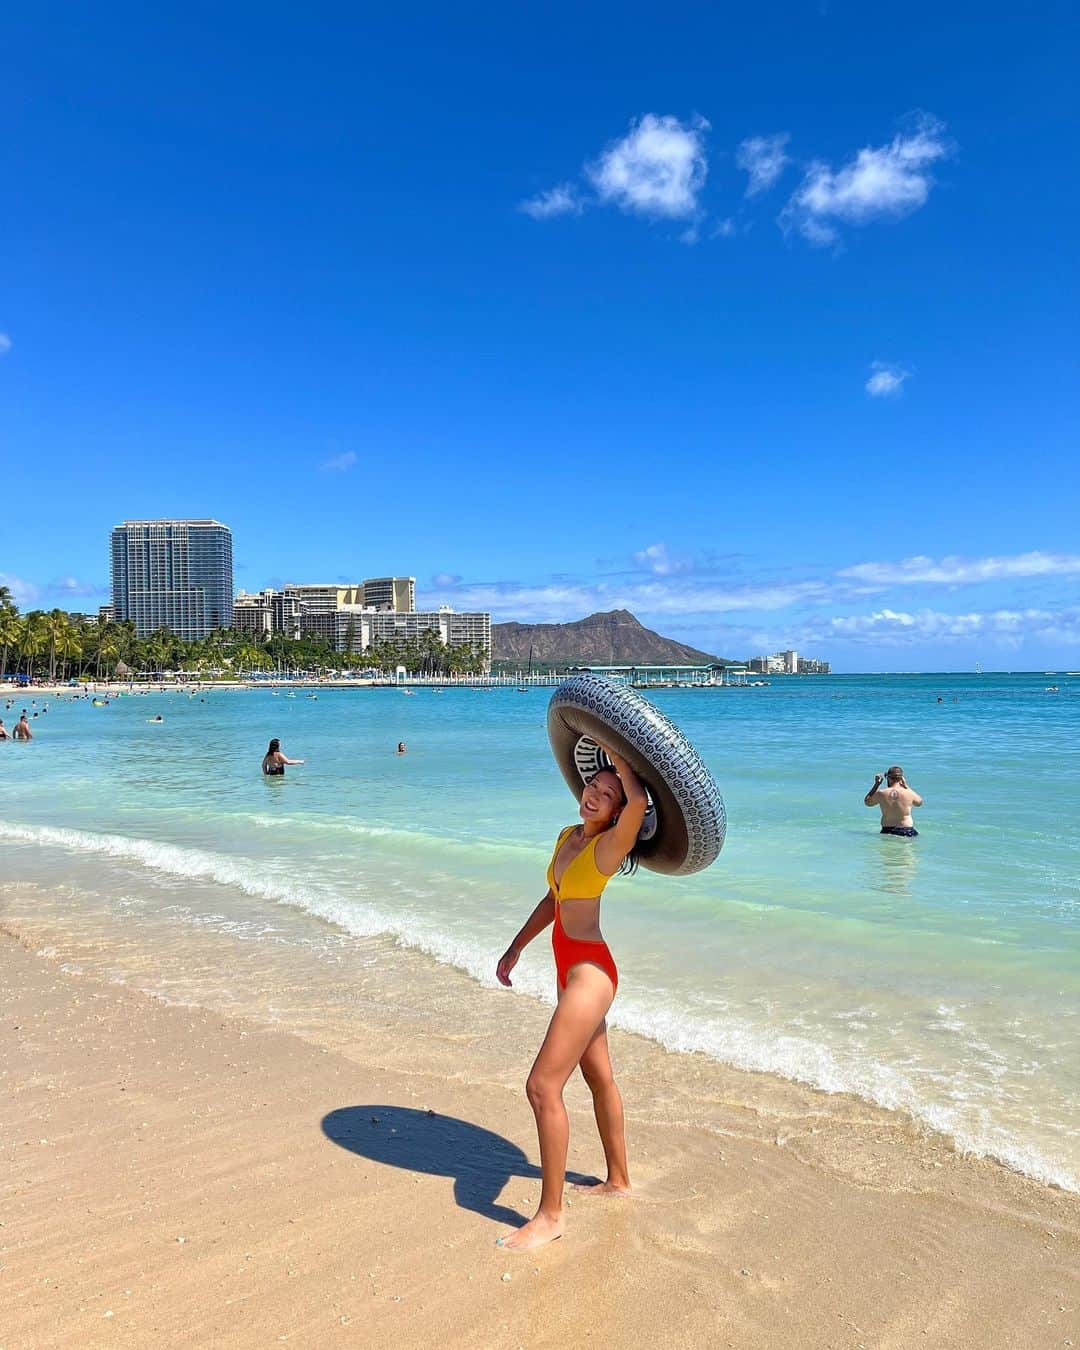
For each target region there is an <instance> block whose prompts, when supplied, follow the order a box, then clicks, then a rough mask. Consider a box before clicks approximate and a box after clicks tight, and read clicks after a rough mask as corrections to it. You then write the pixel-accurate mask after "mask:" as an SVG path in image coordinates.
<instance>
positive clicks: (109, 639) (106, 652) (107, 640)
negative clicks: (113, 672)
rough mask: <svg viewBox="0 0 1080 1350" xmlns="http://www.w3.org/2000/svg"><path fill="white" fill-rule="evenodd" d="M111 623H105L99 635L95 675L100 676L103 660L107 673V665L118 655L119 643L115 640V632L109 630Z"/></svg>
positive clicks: (106, 672)
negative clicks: (103, 629)
mask: <svg viewBox="0 0 1080 1350" xmlns="http://www.w3.org/2000/svg"><path fill="white" fill-rule="evenodd" d="M112 627H113V625H112V624H111V623H110V624H106V625H105V631H104V632H103V633H102V635H101V639H100V641H99V642H98V649H97V672H96V673H97V676H98V678H100V677H101V663H102V661H104V662H105V674H106V676H107V675H108V673H109V666H110V665H111V664H112V662H114V661H116V660H117V659H118V658H119V656H120V643H119V642H118V641H117V638H116V634H115V633H112V632H110V629H111V628H112Z"/></svg>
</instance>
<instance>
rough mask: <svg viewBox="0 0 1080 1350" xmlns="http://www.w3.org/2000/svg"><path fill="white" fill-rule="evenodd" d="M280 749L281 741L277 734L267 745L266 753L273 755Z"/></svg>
mask: <svg viewBox="0 0 1080 1350" xmlns="http://www.w3.org/2000/svg"><path fill="white" fill-rule="evenodd" d="M280 749H281V742H280V741H279V740H278V738H277V737H276V736H275V737H274V739H273V740H272V741H271V742H270V744H269V745H268V746H267V747H266V753H267V754H268V755H273V754H276V753H277V752H278V751H279V750H280Z"/></svg>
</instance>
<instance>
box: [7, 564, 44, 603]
mask: <svg viewBox="0 0 1080 1350" xmlns="http://www.w3.org/2000/svg"><path fill="white" fill-rule="evenodd" d="M0 586H6V587H7V588H8V590H9V591H10V592H11V598H12V599H13V600H14V601H15V603H16V604H17V605H32V604H34V603H35V602H36V601H37V599H38V596H39V595H40V594H41V591H40V590H39V588H38V587H37V586H35V585H34V583H33V582H32V581H26V580H24V578H23V577H16V576H12V574H11V573H10V572H0Z"/></svg>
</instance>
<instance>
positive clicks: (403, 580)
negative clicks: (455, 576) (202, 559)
mask: <svg viewBox="0 0 1080 1350" xmlns="http://www.w3.org/2000/svg"><path fill="white" fill-rule="evenodd" d="M415 604H416V578H415V577H374V578H370V579H369V580H367V581H363V582H360V583H358V584H355V585H339V584H337V583H329V584H326V585H303V586H300V585H296V586H286V587H285V588H284V589H283V590H281V591H274V590H265V591H259V592H258V593H257V594H249V593H247V592H246V591H241V592H240V594H239V595H238V596H237V597H236V600H235V603H234V607H233V611H234V614H235V620H234V622H235V625H236V627H237V628H239V629H242V630H243V631H246V632H250V633H252V634H254V635H256V636H258V637H263V638H265V637H269V636H270V635H271V634H272V633H285V634H287V635H288V636H289V637H299V636H300V635H301V634H303V633H310V634H312V635H313V636H317V637H320V638H323V639H324V640H325V641H326V642H328V643H329V644H330V645H331V646H332V647H333V648H334V650H335V651H338V652H343V653H344V652H350V653H352V654H354V655H362V654H363V653H364V652H366V651H367V650H368V648H369V647H370V646H371V645H372V644H373V643H378V642H408V641H410V640H413V639H416V638H419V637H421V636H422V634H424V633H425V632H434V633H435V634H436V635H437V636H438V637H439V639H440V641H441V642H443V643H444V644H445V645H446V646H448V647H460V646H463V645H465V644H466V643H471V644H473V645H475V646H479V647H481V648H483V650H484V652H485V653H486V654H487V657H486V659H487V661H490V660H491V615H490V614H485V613H473V612H469V613H458V612H457V611H456V610H453V609H451V608H450V606H449V605H440V607H439V608H438V609H435V610H417V609H416V608H415Z"/></svg>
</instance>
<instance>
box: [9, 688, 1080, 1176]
mask: <svg viewBox="0 0 1080 1350" xmlns="http://www.w3.org/2000/svg"><path fill="white" fill-rule="evenodd" d="M1049 684H1057V685H1058V686H1059V689H1060V692H1059V693H1056V694H1052V693H1048V692H1046V686H1047V685H1049ZM548 696H549V691H545V690H532V691H530V692H529V693H526V694H519V693H518V692H516V691H514V690H498V691H478V690H469V689H457V690H449V691H447V692H445V693H442V694H435V693H433V692H431V691H430V690H424V691H421V692H419V693H418V694H416V695H415V696H414V697H405V696H404V695H403V694H402V693H401V692H400V691H397V690H389V689H387V690H346V691H334V690H326V689H324V690H322V691H320V693H319V695H318V698H317V699H311V698H307V697H306V696H305V695H304V694H303V693H302V692H301V693H299V694H298V695H297V696H296V697H294V698H288V697H286V696H285V694H284V693H281V694H277V695H275V694H273V693H271V692H270V691H269V690H264V689H259V690H253V691H227V690H215V691H212V692H210V693H209V694H207V695H206V697H205V701H200V700H199V699H189V698H187V697H186V696H185V695H182V694H178V693H168V694H162V693H154V694H151V695H145V696H138V697H124V698H121V699H119V700H117V701H115V702H114V703H112V704H111V705H110V706H109V707H107V708H94V707H92V706H91V704H90V703H89V702H85V701H72V702H66V701H57V700H55V699H50V700H49V703H50V710H49V712H48V714H47V715H46V716H45V717H39V718H38V719H37V721H36V722H35V723H34V726H35V731H36V732H37V733H38V734H37V738H36V739H35V741H34V742H33V744H32V745H30V746H13V745H10V744H0V869H2V879H3V880H17V879H19V878H22V877H28V876H31V875H32V876H34V877H35V878H40V877H42V876H48V875H49V874H50V869H51V872H52V874H55V875H56V876H60V875H61V874H62V875H63V877H64V880H65V884H66V885H68V886H71V885H72V881H73V879H74V880H75V882H76V890H77V884H78V882H79V879H80V878H82V880H83V882H84V883H85V886H86V888H87V893H89V892H90V890H91V889H93V891H94V893H95V894H97V895H100V894H101V893H103V891H104V892H105V893H110V892H113V891H114V892H115V893H116V895H117V896H118V897H120V896H126V897H129V898H130V896H131V894H132V893H138V894H141V895H144V896H151V897H152V896H153V895H154V894H155V893H158V891H160V893H161V895H162V896H163V897H164V895H165V891H164V890H163V889H161V888H163V887H164V886H165V885H166V884H167V886H168V887H169V888H171V889H170V890H169V892H168V893H169V895H170V896H171V897H172V898H173V899H175V890H176V887H177V885H178V884H181V885H182V886H183V894H184V898H185V904H186V905H187V906H189V907H191V908H192V909H194V910H198V907H199V905H200V904H201V903H204V904H205V905H206V906H207V918H208V920H209V919H213V921H215V922H216V921H220V922H222V923H228V922H237V923H239V922H241V921H242V922H243V923H245V924H247V925H249V927H250V928H251V931H253V932H255V933H258V932H259V931H261V930H260V928H259V924H260V923H262V924H263V925H264V928H265V931H266V932H267V933H270V932H272V929H273V916H274V913H275V910H276V909H277V907H278V906H280V905H288V906H290V907H292V909H293V910H294V911H298V912H300V913H305V914H308V915H310V922H311V924H312V926H313V929H314V928H315V927H318V926H320V925H322V926H323V927H325V925H326V924H327V923H329V924H332V925H335V926H337V927H338V928H344V929H346V930H348V931H350V932H353V933H363V934H372V933H387V934H391V935H393V936H395V937H396V938H397V939H398V940H399V941H401V942H403V943H406V944H409V945H413V946H417V947H420V948H422V949H423V950H425V951H427V952H429V953H430V954H432V955H434V956H435V957H436V958H437V959H439V960H441V961H445V962H449V963H451V964H453V965H456V966H458V967H460V968H461V969H464V970H466V971H468V972H469V973H471V974H472V975H474V976H475V977H476V978H477V979H481V980H483V981H485V982H493V971H494V966H495V961H496V959H497V957H498V955H499V954H500V952H501V951H502V950H503V948H504V947H505V945H506V943H507V941H508V940H509V938H510V937H511V936H512V935H513V933H514V932H515V930H516V929H517V927H518V925H519V924H520V922H521V920H522V919H523V917H524V916H525V914H526V913H527V912H528V911H529V909H530V908H531V907H532V905H533V904H534V903H535V901H536V900H537V899H538V898H539V897H540V896H541V895H542V894H543V891H544V888H545V882H544V869H545V866H546V863H547V858H548V854H549V851H550V848H551V844H552V841H553V840H554V837H555V834H556V832H557V830H558V828H559V827H560V826H561V825H563V824H565V823H569V822H570V821H572V820H573V819H574V818H575V810H574V805H573V801H572V799H571V798H570V796H569V794H568V793H567V791H566V788H565V787H564V785H563V783H562V780H561V778H560V777H559V775H558V773H557V772H556V770H555V768H554V765H553V763H552V760H551V756H550V753H549V751H548V747H547V740H546V733H545V712H546V705H547V699H548ZM939 696H940V697H942V698H943V699H944V702H943V703H938V702H937V699H938V697H939ZM654 698H655V701H656V702H657V703H658V704H659V705H660V706H661V707H662V708H663V709H664V710H665V711H666V712H667V713H668V714H669V715H670V716H671V717H673V718H674V719H675V721H676V722H678V723H679V725H680V726H682V727H683V729H684V730H685V731H686V732H687V734H688V735H689V736H690V737H691V739H692V740H693V741H694V743H695V744H696V745H697V746H698V748H699V749H700V750H701V752H702V754H703V755H704V757H705V759H706V761H707V762H708V763H709V764H710V766H711V767H712V769H713V771H714V773H715V774H716V777H717V780H718V782H719V783H720V786H721V790H722V791H723V793H724V797H725V800H726V804H727V808H728V815H729V827H728V839H727V844H726V845H725V848H724V851H723V854H722V855H721V858H720V860H719V862H718V863H717V864H716V865H715V866H714V867H713V868H712V869H710V870H709V871H708V872H706V873H703V874H700V875H698V876H695V877H688V878H679V879H670V878H665V877H658V876H654V875H652V874H650V873H647V872H644V871H642V872H640V873H639V874H638V875H637V876H636V877H634V878H630V879H624V878H617V879H616V880H615V881H614V882H613V883H612V884H611V886H610V887H609V889H608V892H607V895H606V897H605V901H604V915H603V925H604V931H605V935H606V936H607V938H608V941H609V943H610V944H611V946H612V948H613V950H614V952H615V955H616V959H617V960H618V963H619V967H620V974H621V981H622V982H621V984H620V989H619V997H618V1000H617V1001H616V1004H615V1008H614V1010H613V1015H612V1019H611V1020H612V1021H613V1022H616V1023H618V1024H621V1025H623V1026H626V1027H629V1028H631V1029H634V1030H637V1031H641V1032H643V1033H645V1034H647V1035H649V1036H652V1037H654V1038H655V1039H657V1040H659V1041H661V1042H662V1043H664V1044H665V1045H667V1046H669V1047H670V1048H672V1049H678V1050H688V1051H691V1050H692V1051H699V1052H703V1053H705V1054H708V1055H711V1056H714V1057H716V1058H718V1059H722V1060H725V1061H728V1062H731V1063H734V1064H736V1065H739V1066H741V1067H745V1068H751V1069H764V1070H771V1071H775V1072H778V1073H781V1074H783V1075H785V1076H787V1077H790V1078H795V1079H798V1080H800V1081H803V1082H807V1083H811V1084H813V1085H814V1086H817V1087H820V1088H823V1089H825V1090H827V1091H848V1092H853V1093H856V1094H859V1095H861V1096H863V1097H866V1098H869V1099H872V1100H874V1101H876V1102H878V1103H880V1104H882V1105H885V1106H890V1107H896V1108H899V1109H902V1110H904V1111H906V1112H908V1113H910V1114H911V1115H912V1116H913V1117H915V1118H916V1119H918V1120H920V1121H923V1122H925V1123H926V1124H928V1125H931V1126H933V1127H935V1128H937V1129H941V1130H943V1131H945V1132H947V1133H948V1134H950V1135H951V1136H952V1137H953V1138H954V1139H955V1140H956V1141H957V1143H958V1145H959V1146H960V1147H962V1148H964V1149H967V1150H970V1151H972V1152H976V1153H981V1154H988V1155H991V1156H994V1157H997V1158H1000V1159H1001V1160H1003V1161H1005V1162H1007V1163H1009V1164H1010V1165H1012V1166H1014V1167H1016V1168H1019V1169H1020V1170H1023V1171H1025V1172H1028V1173H1030V1174H1032V1175H1034V1176H1037V1177H1040V1178H1041V1179H1043V1180H1047V1181H1053V1182H1057V1183H1058V1184H1061V1185H1064V1186H1068V1187H1070V1188H1072V1189H1080V846H1078V844H1077V839H1076V834H1075V831H1074V829H1073V822H1072V811H1071V807H1072V803H1073V801H1074V799H1075V797H1076V795H1077V791H1078V789H1080V755H1078V754H1077V743H1078V736H1077V732H1078V729H1080V678H1069V677H1066V676H1064V675H1060V676H1055V677H1053V679H1051V678H1048V677H1046V676H1043V675H1031V676H1029V675H1022V676H1004V675H983V676H981V677H975V676H955V675H933V676H929V675H927V676H873V677H871V676H832V677H829V678H823V679H800V680H786V681H785V680H778V681H774V683H773V684H772V685H771V686H770V687H768V688H764V689H743V690H735V689H727V690H700V691H699V690H669V691H658V692H657V693H656V694H655V695H654ZM22 706H28V707H30V706H31V704H30V700H29V699H28V698H22V697H20V698H18V699H17V703H16V710H14V711H17V709H18V708H20V707H22ZM37 706H38V707H40V706H41V701H40V699H39V702H38V704H37ZM159 709H161V710H162V711H163V712H164V715H165V718H166V721H165V723H164V725H161V726H149V725H147V723H146V721H145V719H146V718H147V717H149V716H151V715H152V714H153V713H156V712H157V711H158V710H159ZM4 715H5V720H6V721H7V722H8V723H9V725H10V723H11V722H12V721H13V720H14V718H13V716H12V715H11V713H10V712H9V713H5V714H4ZM273 735H277V736H280V737H281V738H282V744H283V748H284V749H285V752H286V753H287V754H289V755H291V756H294V757H303V758H305V759H306V761H307V763H306V765H305V766H304V767H303V768H296V769H290V770H289V772H288V774H287V776H286V778H285V779H284V780H265V779H263V778H262V777H261V775H260V774H259V761H260V758H261V755H262V752H263V750H264V749H265V747H266V742H267V740H268V739H269V737H270V736H273ZM401 739H404V740H406V741H407V742H408V745H409V753H408V754H407V755H406V756H405V757H403V758H399V757H397V756H396V755H395V754H394V749H395V747H396V744H397V742H398V741H399V740H401ZM894 762H900V763H902V764H903V765H904V767H905V769H906V771H907V775H908V780H909V781H910V782H911V783H912V785H913V786H915V787H916V788H917V789H918V791H919V792H921V793H922V795H923V796H924V797H925V799H926V806H925V807H924V808H923V810H922V811H921V812H920V813H918V816H917V824H918V825H919V828H920V830H921V832H922V833H921V837H920V838H919V839H918V840H915V841H908V840H902V839H892V838H882V837H881V836H880V835H879V834H878V832H877V823H876V822H877V812H876V811H868V810H867V809H866V808H865V807H864V806H863V805H862V796H863V793H864V792H865V791H866V790H867V788H868V787H869V786H870V783H871V780H872V778H873V774H874V772H875V771H880V770H882V769H884V768H885V767H886V766H887V765H888V764H891V763H894ZM223 896H224V897H225V901H224V902H223V900H222V897H223ZM211 898H212V904H211ZM223 903H224V906H225V910H226V911H228V912H224V911H223V908H222V907H223ZM166 909H167V907H166V906H164V903H163V912H164V911H165V910H166ZM211 911H212V912H211ZM277 912H278V913H280V910H277ZM166 917H167V916H166ZM180 941H181V937H180V934H179V925H178V933H177V943H178V950H180V946H179V944H180ZM519 972H520V975H519V977H518V976H516V977H515V987H516V988H517V989H518V990H519V991H521V992H524V993H525V994H536V995H540V996H542V997H550V995H551V989H552V971H551V954H550V949H549V946H548V943H547V941H546V939H541V940H538V941H537V942H536V943H535V944H534V945H533V947H532V948H530V949H529V951H528V952H527V953H526V955H525V957H524V959H523V961H522V964H521V966H520V967H519Z"/></svg>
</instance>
